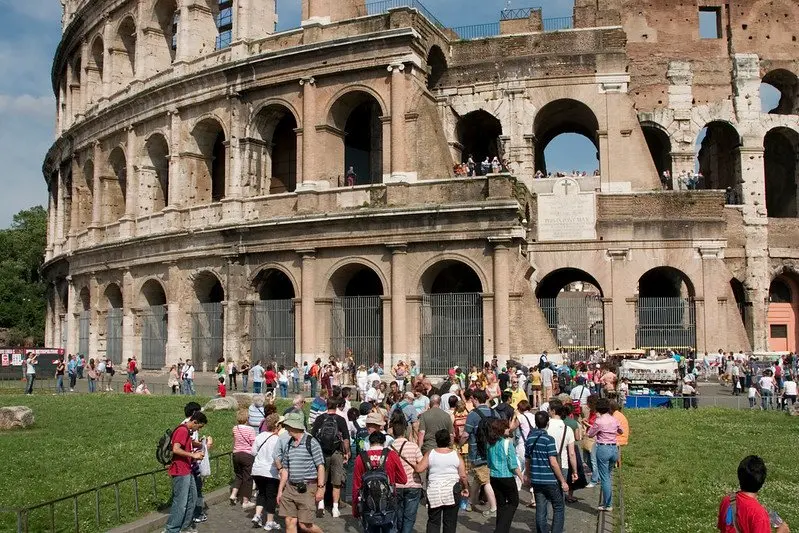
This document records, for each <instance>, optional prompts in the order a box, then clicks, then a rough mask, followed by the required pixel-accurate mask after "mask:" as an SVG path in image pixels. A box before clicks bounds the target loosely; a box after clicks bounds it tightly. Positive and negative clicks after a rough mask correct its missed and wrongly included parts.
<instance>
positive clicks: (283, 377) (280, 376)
mask: <svg viewBox="0 0 799 533" xmlns="http://www.w3.org/2000/svg"><path fill="white" fill-rule="evenodd" d="M277 380H278V381H279V382H280V383H288V382H289V373H288V371H286V370H283V371H282V372H278V373H277Z"/></svg>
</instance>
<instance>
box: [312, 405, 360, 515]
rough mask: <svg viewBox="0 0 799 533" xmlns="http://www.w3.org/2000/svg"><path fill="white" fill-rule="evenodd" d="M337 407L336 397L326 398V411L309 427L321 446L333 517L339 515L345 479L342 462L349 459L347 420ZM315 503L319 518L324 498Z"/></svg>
mask: <svg viewBox="0 0 799 533" xmlns="http://www.w3.org/2000/svg"><path fill="white" fill-rule="evenodd" d="M337 408H338V398H330V399H328V400H327V412H326V413H323V414H321V415H319V416H318V417H316V420H314V423H313V427H312V428H311V435H312V436H313V437H314V438H315V439H316V440H317V441H319V444H320V445H321V446H322V454H323V455H324V458H325V472H326V473H327V475H328V481H330V483H331V485H333V512H332V515H333V518H338V517H340V516H341V513H340V512H339V509H338V503H339V499H340V498H341V485H342V484H343V483H344V480H345V479H346V472H345V471H344V463H346V462H347V461H349V459H350V438H349V437H350V431H349V428H347V421H346V420H345V419H344V418H342V417H341V416H339V415H338V414H336V409H337ZM317 505H318V507H317V511H316V516H318V517H320V518H321V517H322V516H324V514H325V502H324V500H322V501H320V502H319V503H318V504H317Z"/></svg>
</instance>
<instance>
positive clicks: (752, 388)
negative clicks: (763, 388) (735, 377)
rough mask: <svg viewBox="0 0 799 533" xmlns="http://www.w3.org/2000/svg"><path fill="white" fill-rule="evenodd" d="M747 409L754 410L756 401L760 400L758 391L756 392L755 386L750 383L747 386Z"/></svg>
mask: <svg viewBox="0 0 799 533" xmlns="http://www.w3.org/2000/svg"><path fill="white" fill-rule="evenodd" d="M748 396H749V409H754V408H755V406H756V405H757V399H758V398H761V396H760V391H759V390H757V386H756V385H755V384H754V383H752V384H750V385H749V394H748Z"/></svg>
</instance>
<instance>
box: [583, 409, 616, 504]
mask: <svg viewBox="0 0 799 533" xmlns="http://www.w3.org/2000/svg"><path fill="white" fill-rule="evenodd" d="M596 411H597V413H598V415H597V417H596V420H595V421H594V423H593V424H592V425H591V427H590V428H589V429H588V436H589V437H594V438H596V463H597V470H599V482H600V484H601V485H602V505H600V506H599V507H597V509H599V510H600V511H612V510H613V467H614V466H616V461H618V460H619V448H618V446H616V435H621V434H622V433H623V432H624V431H623V430H622V428H621V425H619V421H618V420H616V419H615V418H613V415H611V414H610V400H608V399H607V398H600V399H598V400H597V402H596Z"/></svg>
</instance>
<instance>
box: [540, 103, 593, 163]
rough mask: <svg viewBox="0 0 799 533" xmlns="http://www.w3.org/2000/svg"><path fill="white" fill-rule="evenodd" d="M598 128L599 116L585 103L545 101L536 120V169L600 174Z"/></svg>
mask: <svg viewBox="0 0 799 533" xmlns="http://www.w3.org/2000/svg"><path fill="white" fill-rule="evenodd" d="M598 131H599V120H598V119H597V117H596V115H595V114H594V112H593V111H592V110H591V108H590V107H588V106H587V105H585V104H584V103H582V102H579V101H577V100H572V99H570V98H565V99H561V100H555V101H553V102H550V103H548V104H546V105H545V106H544V107H542V108H541V109H540V110H539V111H538V113H536V116H535V121H534V122H533V133H534V135H535V168H536V172H540V173H541V174H543V175H548V174H552V175H574V174H576V173H579V174H583V173H585V174H586V175H589V174H598V169H599V168H600V167H599V163H600V161H599V137H598V133H597V132H598ZM550 146H551V149H550ZM539 176H540V174H539Z"/></svg>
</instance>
